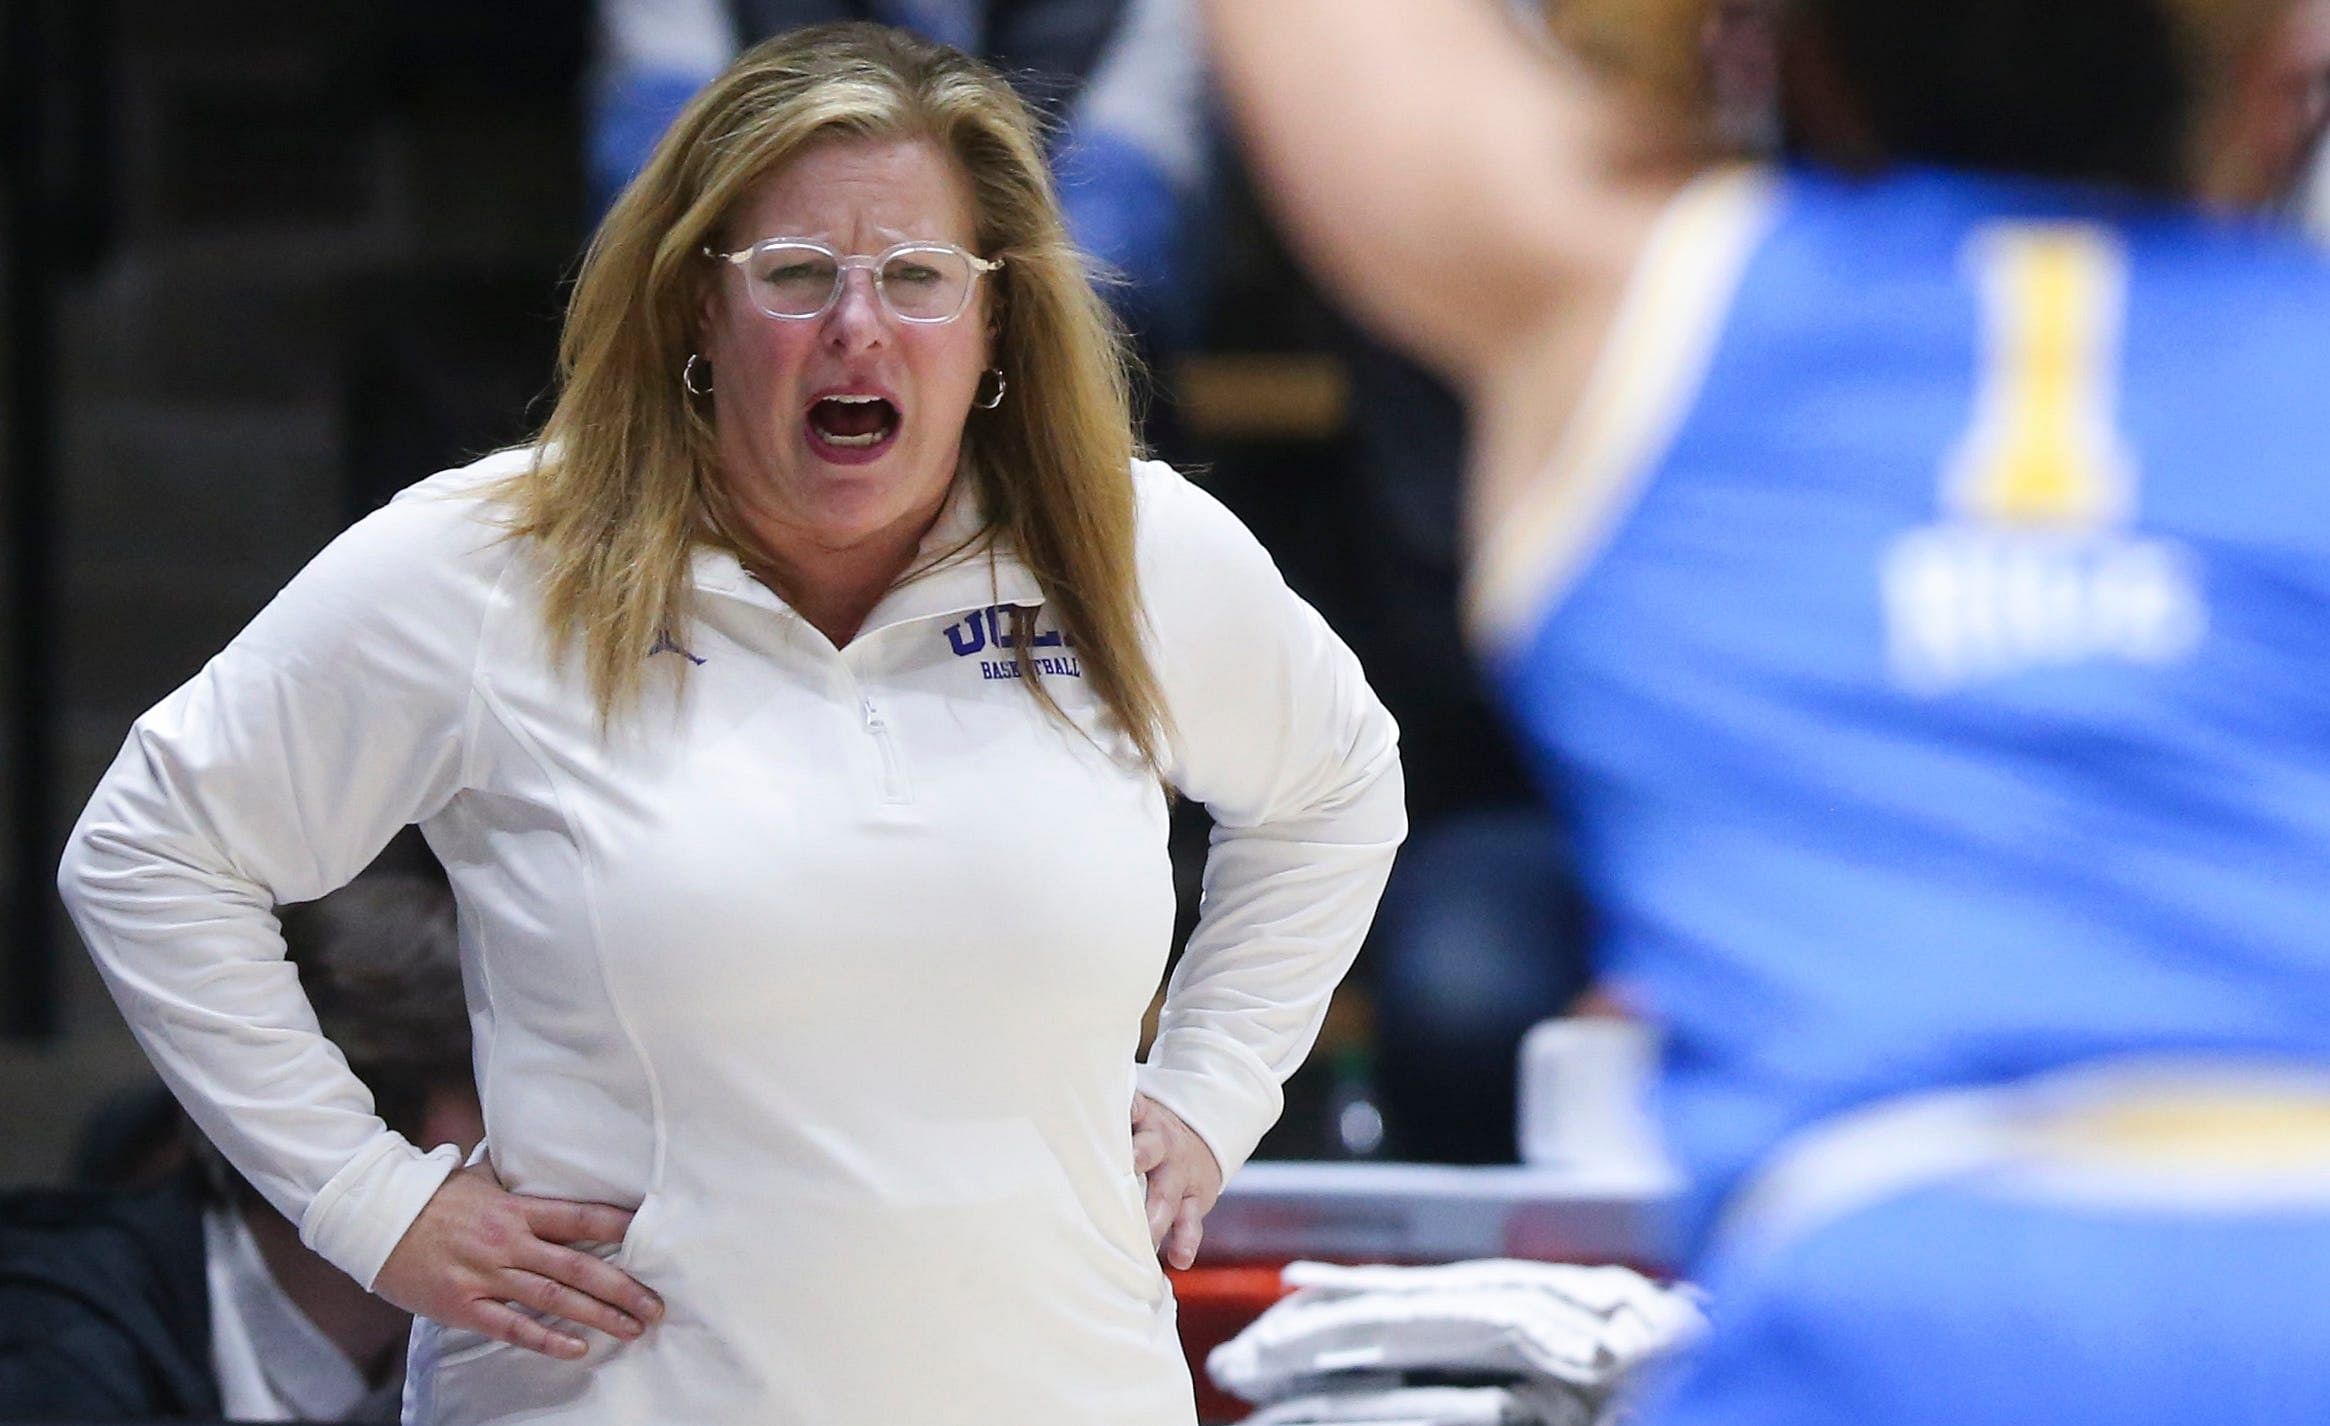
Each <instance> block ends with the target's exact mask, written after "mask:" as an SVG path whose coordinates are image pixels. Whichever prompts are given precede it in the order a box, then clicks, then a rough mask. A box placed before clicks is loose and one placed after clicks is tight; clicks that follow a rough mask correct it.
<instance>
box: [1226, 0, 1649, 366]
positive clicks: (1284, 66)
mask: <svg viewBox="0 0 2330 1426" xmlns="http://www.w3.org/2000/svg"><path fill="white" fill-rule="evenodd" d="M1204 9H1205V13H1206V19H1207V23H1208V27H1209V31H1210V39H1211V43H1212V45H1213V49H1214V54H1215V59H1216V62H1217V64H1218V67H1219V70H1220V73H1221V76H1222V81H1223V84H1224V87H1225V89H1226V90H1227V92H1228V94H1229V98H1230V101H1231V106H1232V108H1233V110H1234V112H1235V113H1236V116H1237V119H1238V122H1239V127H1240V131H1241V134H1242V136H1243V138H1244V140H1245V142H1246V146H1247V151H1248V154H1249V156H1250V158H1251V160H1252V162H1253V164H1254V167H1255V170H1256V176H1257V179H1258V182H1259V186H1260V188H1261V190H1262V191H1263V192H1264V193H1265V194H1266V195H1267V196H1268V199H1269V201H1271V202H1272V203H1273V204H1274V205H1275V207H1276V210H1277V212H1278V215H1279V217H1280V218H1281V220H1282V221H1283V222H1284V224H1285V226H1286V229H1287V231H1288V233H1289V235H1290V237H1291V238H1292V240H1293V241H1294V243H1295V244H1296V246H1297V247H1298V248H1299V249H1300V250H1301V252H1302V255H1303V256H1304V257H1305V258H1306V259H1307V260H1308V262H1309V263H1310V264H1311V266H1312V267H1313V269H1314V270H1315V271H1317V272H1318V273H1319V274H1320V275H1321V276H1322V277H1324V278H1325V279H1326V280H1327V281H1328V282H1329V283H1330V285H1332V286H1333V287H1334V288H1335V289H1336V290H1337V291H1338V292H1339V293H1340V295H1341V296H1342V297H1343V298H1344V300H1345V301H1346V302H1347V303H1348V304H1349V305H1350V307H1351V308H1352V310H1353V311H1355V312H1356V313H1357V314H1358V315H1359V316H1360V317H1361V318H1362V319H1363V320H1365V321H1367V322H1368V323H1369V324H1371V325H1372V326H1375V327H1376V328H1378V329H1379V330H1380V331H1382V332H1383V333H1384V334H1386V335H1387V336H1389V337H1390V338H1391V339H1392V340H1393V341H1395V342H1397V343H1398V344H1399V345H1401V346H1404V347H1406V348H1408V349H1410V350H1412V351H1414V352H1415V353H1416V354H1418V355H1419V356H1421V357H1423V358H1424V359H1425V360H1426V361H1428V362H1430V363H1432V364H1433V365H1435V366H1437V367H1439V368H1440V369H1441V370H1442V371H1443V372H1445V373H1446V374H1448V375H1449V376H1450V377H1451V378H1453V379H1454V380H1455V381H1457V382H1458V383H1459V384H1460V385H1462V386H1464V387H1467V388H1470V389H1474V390H1476V391H1477V389H1478V388H1479V387H1480V386H1481V385H1482V384H1483V382H1484V381H1486V380H1488V379H1489V378H1490V376H1491V374H1492V373H1495V372H1497V371H1499V370H1501V369H1504V368H1507V367H1509V366H1510V365H1511V364H1512V361H1513V359H1514V358H1515V357H1516V356H1517V355H1519V354H1520V353H1522V352H1523V351H1525V350H1527V349H1530V348H1532V347H1535V346H1538V345H1541V344H1542V343H1543V342H1544V341H1545V340H1546V332H1547V328H1548V327H1549V325H1551V324H1553V323H1554V322H1555V321H1556V320H1557V318H1558V317H1559V315H1560V314H1561V313H1562V312H1563V311H1564V310H1565V308H1568V307H1571V306H1573V305H1575V299H1577V298H1578V297H1579V296H1580V295H1581V294H1583V295H1589V296H1590V295H1592V294H1599V293H1604V292H1607V291H1609V290H1611V289H1614V288H1615V286H1616V285H1617V284H1618V283H1619V282H1620V281H1621V280H1622V278H1623V274H1624V273H1625V271H1626V270H1627V268H1628V266H1629V265H1630V264H1631V262H1632V259H1633V256H1634V254H1635V253H1636V252H1637V251H1639V249H1640V248H1641V246H1642V243H1643V242H1644V240H1645V237H1646V235H1647V233H1648V231H1649V228H1650V226H1651V224H1652V222H1653V221H1654V220H1655V218H1656V216H1657V213H1658V210H1659V208H1660V206H1661V204H1662V203H1663V201H1664V200H1665V198H1666V197H1667V196H1669V194H1671V192H1672V191H1673V188H1674V186H1675V180H1674V179H1673V178H1669V177H1662V176H1660V175H1659V174H1658V173H1656V172H1655V171H1651V170H1643V169H1637V168H1635V167H1633V166H1631V165H1629V164H1626V163H1624V162H1622V154H1623V151H1624V149H1625V147H1626V144H1625V139H1626V135H1625V134H1624V133H1623V132H1622V125H1623V123H1624V117H1623V115H1622V114H1621V112H1620V111H1619V110H1618V109H1617V108H1616V107H1615V106H1614V105H1613V104H1611V103H1610V102H1609V101H1608V100H1607V99H1606V97H1605V96H1604V95H1603V94H1602V93H1600V92H1599V91H1598V90H1597V88H1596V86H1595V84H1594V83H1593V81H1592V80H1590V79H1589V78H1588V77H1587V75H1586V74H1585V72H1584V71H1583V70H1582V69H1581V68H1580V67H1579V66H1578V65H1577V64H1576V63H1575V62H1573V61H1571V60H1569V59H1567V58H1565V57H1563V56H1561V55H1559V54H1557V53H1554V52H1552V51H1551V50H1550V49H1549V48H1548V47H1546V46H1544V45H1541V44H1538V43H1535V42H1534V41H1533V40H1532V39H1531V38H1530V37H1529V36H1528V35H1527V34H1526V33H1525V32H1523V30H1522V29H1521V28H1520V26H1519V25H1518V24H1517V23H1516V22H1514V21H1513V20H1512V19H1510V18H1508V16H1507V15H1506V14H1505V13H1504V12H1503V10H1502V9H1501V7H1500V6H1498V5H1497V4H1495V3H1492V0H1205V3H1204Z"/></svg>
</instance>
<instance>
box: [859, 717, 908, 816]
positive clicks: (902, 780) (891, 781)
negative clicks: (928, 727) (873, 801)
mask: <svg viewBox="0 0 2330 1426" xmlns="http://www.w3.org/2000/svg"><path fill="white" fill-rule="evenodd" d="M858 706H859V707H860V708H861V709H863V710H864V712H865V716H866V736H867V737H869V738H872V739H873V740H874V750H875V751H876V752H877V753H879V754H880V755H881V759H882V800H883V801H884V802H893V803H895V802H910V801H912V800H913V796H912V793H911V790H910V789H909V788H908V787H907V785H906V760H905V759H904V758H902V757H900V756H899V754H898V739H897V738H896V737H895V736H893V735H892V733H891V732H890V725H889V724H888V723H887V722H885V721H883V718H882V710H881V709H879V708H877V707H875V706H874V700H873V698H872V697H871V696H869V695H867V694H865V693H862V692H861V693H860V694H858Z"/></svg>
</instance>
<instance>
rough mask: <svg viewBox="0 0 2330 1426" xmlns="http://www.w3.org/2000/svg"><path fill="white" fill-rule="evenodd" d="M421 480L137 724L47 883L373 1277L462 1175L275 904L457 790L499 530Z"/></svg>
mask: <svg viewBox="0 0 2330 1426" xmlns="http://www.w3.org/2000/svg"><path fill="white" fill-rule="evenodd" d="M441 483H442V482H431V483H430V484H429V485H425V486H422V487H417V488H416V492H415V493H411V494H408V495H407V496H406V497H405V498H404V499H402V500H400V501H399V502H398V503H396V504H394V505H391V506H390V507H389V508H388V509H386V510H384V511H381V512H380V513H378V514H376V515H374V516H372V517H371V518H369V519H367V520H366V521H364V522H363V523H361V524H359V525H357V526H356V527H355V528H354V529H352V530H350V531H349V532H348V533H346V534H344V535H343V536H341V537H340V538H339V539H338V540H336V541H335V542H334V543H333V544H332V545H331V546H330V547H329V548H327V549H326V550H325V551H324V552H323V553H322V554H320V555H319V556H317V558H316V559H315V561H314V562H313V563H312V564H310V565H309V566H308V568H307V569H306V570H305V571H303V572H302V573H301V574H300V575H299V577H298V578H296V579H295V580H293V581H292V583H291V584H290V585H289V586H288V587H287V588H285V590H284V591H283V593H282V594H280V595H279V596H277V598H276V599H275V601H274V602H273V603H272V604H270V605H269V606H268V607H267V608H266V609H265V610H264V611H262V612H261V613H260V615H259V616H258V618H257V619H255V620H254V621H253V622H252V623H251V625H250V626H249V627H248V628H247V629H245V630H244V631H243V633H242V634H240V635H239V636H238V637H237V638H236V639H235V640H234V642H233V643H232V644H230V645H229V646H228V647H227V648H226V649H225V650H224V651H223V652H222V653H220V654H219V655H218V656H217V657H216V658H215V659H213V660H212V661H211V662H210V664H209V665H208V666H207V667H205V668H204V669H203V670H202V671H201V672H200V673H199V674H197V675H196V676H195V677H194V678H193V680H192V681H190V682H189V683H187V684H186V685H185V686H184V687H182V688H180V689H179V690H178V691H177V692H176V693H173V694H172V695H170V697H168V698H166V699H164V700H163V701H162V702H161V703H160V704H159V705H157V706H156V707H155V708H154V709H153V710H152V711H151V712H149V713H147V714H146V715H145V716H144V717H142V718H140V719H139V720H138V721H137V723H136V724H135V726H134V727H132V729H131V730H130V734H129V738H128V740H127V742H126V743H125V744H124V745H123V747H122V750H121V753H120V755H119V757H117V758H116V759H115V761H114V763H113V765H112V767H111V769H110V770H109V771H108V772H107V773H106V774H105V777H104V779H103V780H102V781H101V782H100V783H99V784H98V787H97V790H96V792H95V794H94V795H93V796H92V797H91V798H90V801H89V806H88V809H87V810H86V811H85V812H84V813H83V814H82V816H81V820H80V823H79V825H78V826H77V827H75V829H74V831H73V834H72V838H71V840H70V842H69V844H68V846H67V848H66V852H65V857H64V862H63V866H62V867H61V869H60V871H59V874H58V889H59V891H60V892H61V893H62V894H63V896H64V899H65V903H66V905H67V907H68V908H69V909H70V910H71V912H72V915H73V919H74V922H75V923H76V925H77V926H78V927H79V928H80V931H81V935H82V938H83V939H84V940H85V941H86V942H87V943H88V946H89V950H90V953H91V954H92V955H93V956H94V957H95V959H96V961H97V965H98V967H99V969H100V970H101V971H102V972H103V975H104V978H105V981H106V984H107V986H108V987H109V988H110V989H111V990H112V992H113V996H114V998H115V1000H116V1001H117V1002H118V1003H119V1005H120V1007H121V1010H122V1013H123V1015H124V1016H126V1017H127V1019H128V1021H129V1023H130V1027H131V1029H132V1030H133V1031H134V1032H135V1033H136V1035H137V1038H138V1040H139V1042H140V1044H142V1045H143V1047H144V1048H145V1051H146V1054H147V1055H148V1056H149V1057H150V1058H151V1059H152V1060H153V1062H154V1065H155V1067H156V1068H157V1069H158V1070H159V1071H160V1072H161V1075H162V1077H163V1079H164V1080H166V1081H167V1082H168V1083H169V1085H170V1087H171V1089H172V1090H173V1091H174V1092H175V1093H176V1094H177V1095H178V1097H179V1099H180V1100H181V1101H182V1102H183V1103H184V1104H185V1105H186V1107H187V1110H188V1112H189V1113H190V1114H192V1116H193V1117H194V1119H195V1121H196V1122H197V1123H198V1124H199V1125H200V1126H201V1127H202V1129H203V1131H204V1132H205V1133H207V1134H208V1135H209V1136H210V1137H211V1139H212V1140H213V1141H214V1142H216V1143H217V1144H218V1146H219V1147H220V1149H221V1150H222V1151H223V1152H224V1153H225V1154H226V1156H227V1157H228V1159H229V1160H231V1161H232V1162H233V1163H234V1165H235V1167H236V1168H237V1169H239V1170H240V1171H241V1172H242V1173H243V1175H244V1176H245V1177H246V1178H248V1179H249V1180H250V1181H251V1183H252V1185H253V1186H254V1187H256V1188H258V1189H259V1191H260V1192H261V1193H263V1194H265V1195H266V1196H267V1198H268V1199H269V1201H271V1202H272V1203H274V1204H275V1206H276V1207H278V1208H279V1209H281V1210H282V1211H283V1212H284V1214H285V1215H286V1216H287V1217H288V1218H289V1219H290V1220H291V1221H292V1222H294V1223H297V1224H299V1226H300V1236H301V1239H302V1241H304V1242H306V1243H307V1244H308V1245H309V1246H310V1247H311V1248H314V1249H315V1250H316V1251H317V1252H319V1253H321V1254H322V1255H323V1256H324V1257H325V1258H326V1259H328V1260H330V1261H331V1262H333V1263H335V1264H336V1265H338V1266H339V1267H340V1268H342V1269H343V1270H345V1271H346V1272H348V1273H349V1274H350V1275H351V1276H353V1277H355V1278H356V1279H357V1280H358V1281H360V1282H363V1283H365V1284H366V1285H367V1286H369V1285H370V1284H371V1282H372V1280H373V1278H374V1277H375V1276H376V1275H377V1274H378V1272H379V1270H380V1265H381V1263H382V1261H383V1260H384V1259H386V1258H387V1256H388V1254H389V1251H390V1250H391V1249H392V1248H394V1247H395V1245H396V1242H397V1240H398V1239H399V1238H401V1237H402V1236H403V1234H404V1231H405V1229H406V1228H407V1227H408V1226H410V1224H411V1221H412V1219H413V1218H414V1217H415V1216H416V1215H417V1214H418V1213H419V1212H420V1209H421V1206H422V1205H423V1204H424V1203H426V1202H427V1201H428V1198H429V1197H430V1195H431V1194H433V1193H434V1192H435V1191H436V1189H437V1186H438V1185H439V1184H440V1183H441V1182H443V1180H444V1177H445V1175H446V1174H447V1173H449V1172H450V1171H451V1170H452V1168H453V1167H454V1158H455V1155H454V1150H453V1149H452V1147H451V1146H446V1147H444V1148H442V1149H439V1150H437V1151H436V1152H434V1153H427V1154H424V1153H423V1152H422V1151H421V1150H420V1149H418V1148H416V1147H414V1146H413V1145H412V1144H410V1143H408V1142H406V1140H405V1139H404V1138H403V1137H402V1136H401V1135H399V1134H396V1133H395V1132H393V1131H391V1130H390V1129H389V1128H388V1127H387V1126H386V1125H385V1124H383V1123H382V1122H381V1120H380V1119H379V1118H378V1117H377V1116H376V1115H375V1114H374V1113H373V1105H372V1096H371V1094H370V1092H369V1091H367V1090H366V1089H365V1087H364V1085H363V1084H362V1083H360V1082H359V1081H358V1080H357V1078H356V1077H355V1075H354V1074H352V1073H351V1072H350V1071H349V1069H348V1066H347V1063H346V1061H345V1060H344V1059H343V1058H342V1056H341V1055H340V1053H339V1051H338V1050H337V1049H335V1048H334V1047H333V1046H332V1045H331V1044H330V1042H329V1041H327V1040H326V1039H325V1038H324V1036H323V1035H322V1033H321V1032H320V1031H319V1030H318V1028H317V1024H316V1018H315V1014H314V1012H313V1010H312V1009H311V1007H310V1006H309V1004H308V1000H307V997H306V995H305V994H304V993H303V992H302V990H301V988H300V984H299V978H298V974H297V972H296V970H295V969H294V968H293V967H292V966H291V965H290V964H289V963H287V962H286V961H285V959H284V946H283V938H282V935H281V933H280V931H279V929H278V926H277V923H276V920H275V916H274V909H273V908H274V907H275V906H276V905H278V904H281V903H286V902H296V901H306V900H311V899H313V898H315V897H317V896H321V895H322V894H324V893H325V892H327V891H330V890H332V889H334V888H335V887H338V886H340V885H342V884H344V883H345V882H347V881H348V880H349V879H350V878H352V877H353V876H354V875H355V874H356V873H357V872H358V871H360V870H362V869H363V867H364V866H365V864H366V863H367V862H369V861H370V860H371V859H372V857H373V856H374V855H375V854H377V853H378V851H379V850H380V848H381V847H382V846H383V845H385V844H386V842H387V841H388V839H389V837H390V836H392V835H393V834H394V833H395V832H396V831H397V829H398V828H400V827H402V826H404V825H405V824H407V823H409V822H413V821H417V820H421V819H423V818H425V817H427V816H428V815H429V814H430V813H432V812H434V811H435V810H436V809H438V808H439V807H441V806H443V805H444V804H445V802H446V801H447V800H448V799H449V798H450V797H451V796H452V795H453V793H454V792H455V791H456V790H457V789H458V787H459V786H460V785H461V782H462V776H463V769H462V767H461V758H462V748H463V745H464V738H463V728H462V722H463V720H464V719H465V718H466V717H467V716H468V711H469V707H470V697H469V690H470V683H471V665H472V663H473V662H474V659H475V653H476V648H477V642H478V629H479V626H480V623H481V620H482V617H483V616H482V610H483V608H484V605H485V602H486V594H487V593H488V592H490V589H491V582H490V581H491V571H490V566H491V565H492V564H494V563H496V562H497V561H498V559H499V558H500V556H498V555H497V553H496V551H495V550H494V549H493V547H492V532H491V531H490V530H489V529H487V528H485V527H482V526H480V525H479V524H478V523H477V522H475V521H474V519H472V518H470V517H469V515H467V514H466V513H465V512H467V511H469V510H471V509H473V508H474V507H473V505H472V503H471V502H469V501H466V500H460V499H454V498H448V497H446V496H445V494H444V492H443V490H442V489H437V490H432V488H431V487H434V486H440V485H441Z"/></svg>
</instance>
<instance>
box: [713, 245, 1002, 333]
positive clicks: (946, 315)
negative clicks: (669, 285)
mask: <svg viewBox="0 0 2330 1426" xmlns="http://www.w3.org/2000/svg"><path fill="white" fill-rule="evenodd" d="M704 256H706V257H709V258H717V259H719V260H720V261H722V262H725V263H730V264H733V265H734V266H735V267H736V269H737V271H739V272H741V273H743V274H744V290H745V291H746V292H747V293H748V294H750V295H751V297H752V305H753V306H755V307H757V308H759V309H760V310H761V311H762V312H764V313H766V314H767V315H769V316H771V317H778V318H782V319H784V320H786V321H793V322H798V321H807V320H809V319H811V318H814V317H822V316H824V315H825V314H826V313H828V312H830V311H832V310H833V305H834V304H835V303H836V302H839V301H840V300H841V289H842V285H843V284H844V283H845V282H847V281H848V280H849V272H850V269H851V268H854V267H862V268H864V269H866V270H867V271H869V272H871V273H872V274H873V275H874V296H875V298H876V299H877V300H879V301H880V302H881V304H882V310H883V311H885V312H887V313H889V314H890V315H891V316H892V317H894V318H896V319H897V320H899V321H901V322H918V323H923V324H926V325H928V324H936V323H940V322H952V321H953V320H955V319H956V318H957V317H960V316H962V315H963V311H964V309H965V308H967V307H969V306H970V305H971V291H972V289H973V288H975V287H977V286H978V283H979V279H980V278H981V277H983V276H985V275H986V274H988V273H990V272H993V271H995V270H996V269H997V268H1000V267H1002V266H1003V261H1002V259H1000V258H983V257H980V256H978V255H977V254H975V253H968V252H965V251H963V250H962V249H961V248H959V247H956V246H955V245H954V244H952V243H900V244H898V246H896V247H894V248H890V249H888V250H886V251H884V252H881V253H878V254H876V255H874V256H872V257H866V256H862V255H860V256H850V257H845V256H843V255H842V254H840V253H837V252H835V251H834V250H833V249H831V248H829V247H827V246H826V245H825V244H823V243H813V242H810V241H808V240H807V239H805V238H768V239H765V240H764V241H761V242H757V243H754V244H753V245H752V246H751V247H748V248H740V249H738V250H737V251H735V252H732V253H723V252H714V251H713V250H712V249H710V248H706V249H704Z"/></svg>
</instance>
